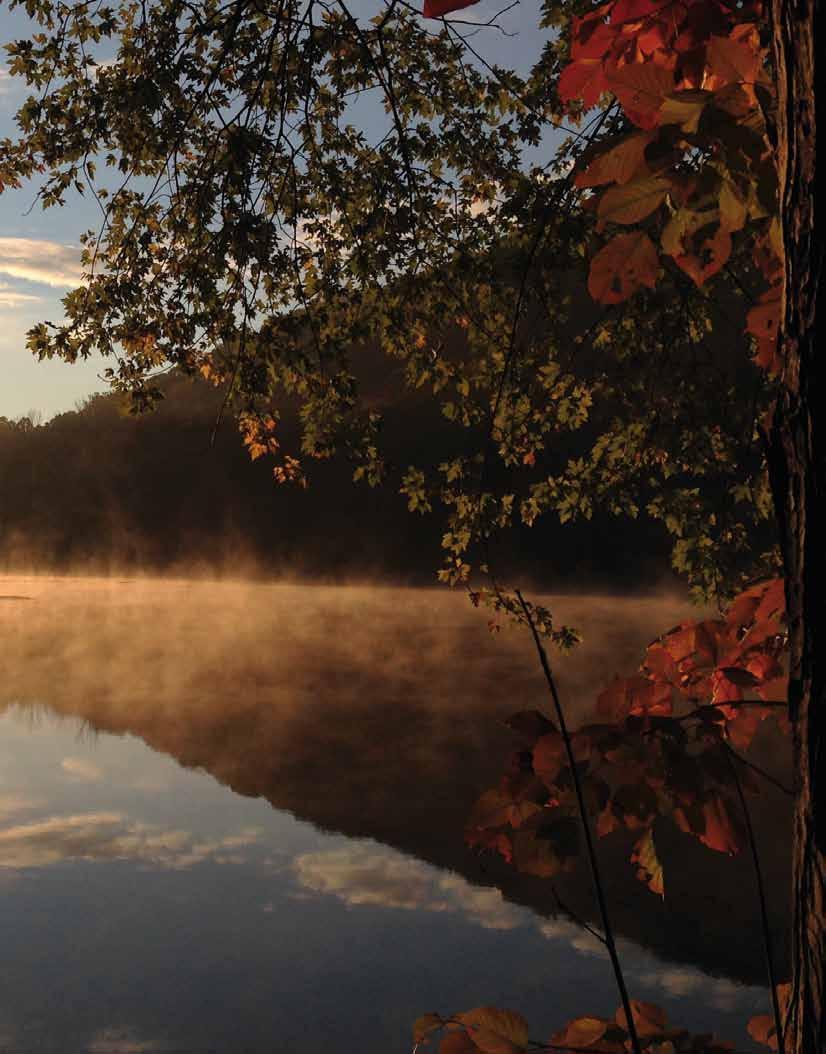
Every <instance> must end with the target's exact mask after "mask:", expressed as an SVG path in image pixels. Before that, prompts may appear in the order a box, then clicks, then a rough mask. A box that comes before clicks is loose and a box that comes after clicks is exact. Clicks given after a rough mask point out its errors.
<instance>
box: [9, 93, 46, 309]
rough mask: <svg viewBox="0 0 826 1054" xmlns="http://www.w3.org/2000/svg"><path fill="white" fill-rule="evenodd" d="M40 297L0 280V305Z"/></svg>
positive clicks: (20, 302)
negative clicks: (16, 288) (19, 290)
mask: <svg viewBox="0 0 826 1054" xmlns="http://www.w3.org/2000/svg"><path fill="white" fill-rule="evenodd" d="M1 83H2V82H0V84H1ZM42 299H43V298H42V297H39V296H32V295H31V294H30V293H18V292H17V290H15V289H13V288H12V287H11V286H10V285H9V284H8V282H0V307H19V306H20V305H21V304H26V303H39V302H40V301H41V300H42Z"/></svg>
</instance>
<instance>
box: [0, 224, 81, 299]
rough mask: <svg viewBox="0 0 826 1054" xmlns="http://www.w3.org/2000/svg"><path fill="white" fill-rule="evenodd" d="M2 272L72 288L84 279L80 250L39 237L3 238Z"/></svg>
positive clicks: (0, 259) (1, 239) (0, 247)
mask: <svg viewBox="0 0 826 1054" xmlns="http://www.w3.org/2000/svg"><path fill="white" fill-rule="evenodd" d="M0 274H5V275H8V276H9V277H10V278H21V279H23V280H24V281H27V282H40V283H41V284H43V285H49V286H54V287H56V288H61V289H66V288H73V287H75V286H78V285H80V284H81V279H82V273H81V267H80V250H79V249H78V248H77V247H76V246H71V245H61V244H60V243H59V242H50V241H45V240H43V239H39V238H0ZM11 295H13V294H11Z"/></svg>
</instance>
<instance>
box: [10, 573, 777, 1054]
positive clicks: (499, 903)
mask: <svg viewBox="0 0 826 1054" xmlns="http://www.w3.org/2000/svg"><path fill="white" fill-rule="evenodd" d="M0 593H4V594H7V595H8V594H16V595H29V596H31V597H32V602H31V603H27V604H26V605H22V606H18V608H17V609H16V610H15V607H14V605H13V604H12V603H9V604H8V605H4V606H3V607H2V609H1V610H0V618H2V619H3V625H2V631H3V640H4V642H5V643H4V652H5V657H6V660H7V662H6V671H5V674H6V675H5V681H4V696H5V700H6V702H5V703H4V704H3V709H4V711H5V714H4V716H3V717H2V718H0V728H1V729H2V731H1V732H0V743H1V744H2V747H0V757H2V763H1V764H0V886H2V887H3V893H4V896H3V901H2V903H3V907H2V909H0V914H2V926H3V933H4V940H5V941H6V942H7V945H8V947H9V948H10V949H12V952H13V953H11V954H8V955H7V956H6V957H5V962H4V965H3V968H2V969H3V977H2V978H0V983H2V984H3V989H2V990H3V992H4V993H5V995H4V999H5V1006H4V1007H3V1008H2V1009H0V1046H2V1044H3V1043H5V1044H6V1045H9V1046H14V1045H17V1046H20V1047H27V1046H28V1047H30V1048H36V1049H38V1050H40V1049H42V1050H51V1049H54V1050H61V1051H65V1050H69V1049H78V1050H84V1051H97V1052H104V1051H112V1052H115V1051H128V1050H129V1051H148V1050H150V1049H161V1050H162V1049H170V1047H187V1048H189V1049H203V1050H206V1049H213V1050H216V1051H217V1050H220V1051H224V1050H226V1051H227V1052H229V1051H233V1052H235V1051H241V1050H249V1051H252V1052H256V1054H257V1052H258V1051H259V1050H260V1051H264V1050H272V1049H289V1048H290V1046H295V1047H296V1048H298V1047H300V1049H301V1050H302V1051H308V1052H312V1051H316V1050H317V1051H321V1050H325V1051H328V1050H329V1049H331V1046H332V1045H333V1044H335V1049H336V1050H338V1051H344V1052H349V1051H353V1052H355V1051H359V1052H361V1051H365V1052H372V1051H376V1052H377V1054H378V1052H379V1051H381V1052H382V1054H388V1052H389V1054H395V1052H397V1051H398V1052H401V1051H403V1050H407V1049H409V1045H408V1042H407V1033H406V1029H407V1027H408V1023H409V1022H410V1021H411V1020H412V1019H413V1018H414V1017H416V1016H417V1015H418V1013H420V1012H421V1011H423V1010H427V1009H435V1008H440V1009H444V1010H448V1009H456V1008H461V1007H466V1006H469V1005H474V1004H479V1003H485V1002H492V1003H499V1004H502V1005H510V1006H513V1007H514V1008H518V1009H520V1010H522V1011H523V1012H524V1013H526V1014H527V1015H528V1016H529V1018H530V1020H531V1021H532V1023H534V1025H535V1028H536V1029H537V1030H538V1034H539V1035H540V1036H545V1035H546V1034H547V1033H548V1032H549V1031H550V1030H551V1029H552V1028H554V1027H556V1026H558V1025H559V1023H560V1020H561V1019H562V1018H563V1017H567V1016H574V1015H576V1014H578V1013H585V1012H610V1011H611V1010H612V1009H613V1006H614V1003H615V996H614V993H613V990H612V986H611V982H610V977H609V974H608V972H607V970H606V969H605V967H604V964H603V963H602V962H600V960H599V952H600V951H601V949H600V947H599V945H597V944H596V943H595V942H594V941H593V940H592V939H591V938H590V937H589V936H588V935H587V933H585V932H584V931H582V930H581V929H580V928H579V927H577V926H575V925H574V924H573V923H572V922H570V921H568V920H567V919H566V918H560V917H554V915H553V910H552V909H553V903H552V902H551V901H550V900H549V896H548V890H547V885H546V884H545V883H543V882H542V881H541V880H526V879H524V878H520V877H519V876H515V875H513V873H511V872H509V871H507V870H506V869H505V868H504V867H499V866H497V865H495V864H488V865H485V867H486V870H484V871H483V870H482V865H481V864H480V861H479V860H477V859H476V858H475V857H473V856H471V855H470V854H468V853H467V852H466V851H465V850H464V849H463V847H462V844H461V834H460V832H461V827H462V823H463V821H464V818H465V816H466V814H467V809H468V806H469V805H470V803H471V801H472V800H473V797H474V795H475V794H476V793H477V792H478V790H479V788H480V787H483V786H484V785H485V784H486V782H487V781H489V780H490V779H491V778H493V777H495V775H496V774H497V773H498V771H499V768H500V765H501V760H502V756H503V753H504V752H505V751H506V750H507V743H506V741H504V740H503V739H502V732H501V728H500V727H499V726H498V724H497V721H498V719H499V718H500V717H501V716H502V715H503V714H506V713H507V712H509V711H510V710H511V709H513V708H514V706H516V707H519V706H523V705H536V704H537V702H539V701H540V700H541V692H542V686H541V683H540V682H539V681H538V680H537V678H536V676H535V674H534V668H533V664H532V661H531V656H530V652H529V649H527V647H526V642H525V641H524V640H523V639H522V638H521V637H519V636H517V635H510V634H502V635H500V636H499V637H497V638H494V639H491V638H490V637H489V635H488V633H487V631H486V630H485V627H484V621H483V620H482V621H481V623H480V620H479V618H478V616H475V615H474V613H473V612H472V611H470V610H469V609H468V608H466V607H465V606H464V604H463V603H462V601H461V598H457V597H451V596H450V595H448V594H444V593H433V594H428V593H426V592H414V591H405V592H399V591H390V590H368V589H352V590H325V589H311V590H308V589H303V588H298V587H265V586H258V587H252V586H245V587H241V586H231V585H226V584H224V585H216V584H208V583H200V584H187V583H163V584H161V583H152V582H144V583H136V584H124V583H116V582H105V581H98V582H74V583H67V582H65V581H63V582H61V581H55V580H42V579H41V580H37V579H32V580H29V581H25V582H23V581H20V580H17V581H15V582H13V583H9V582H6V583H0ZM566 607H567V610H566V612H565V615H566V617H567V618H573V619H574V620H576V619H577V618H578V619H579V621H580V622H581V623H583V624H584V626H585V629H586V630H590V634H589V636H590V637H591V643H590V644H589V645H588V650H585V651H584V652H583V653H581V654H580V655H579V656H577V657H576V658H574V659H572V660H570V661H569V662H568V663H566V664H564V665H562V666H561V677H562V681H563V685H564V689H565V692H566V696H567V698H568V699H569V700H571V701H572V702H573V704H574V706H576V705H577V704H578V705H579V706H580V707H582V706H584V704H585V701H586V700H588V699H589V698H590V697H592V695H593V691H594V689H595V688H596V687H597V685H598V683H599V682H600V681H601V680H603V679H604V677H605V674H606V672H607V674H609V675H610V673H612V672H614V669H627V667H628V665H629V658H628V656H630V657H631V660H630V661H631V663H633V657H634V656H636V654H637V652H638V650H639V648H640V647H641V645H642V644H643V643H644V642H645V641H646V640H647V639H648V637H649V636H650V635H651V632H652V630H655V629H659V628H662V627H663V626H665V625H668V624H670V623H671V622H673V621H675V619H676V618H677V617H679V616H680V615H681V614H682V611H681V610H680V605H679V604H678V603H676V602H675V601H673V600H667V599H666V600H656V601H653V600H649V601H645V602H642V601H632V602H629V601H625V602H621V601H618V600H615V599H610V598H589V599H580V600H578V601H568V602H567V604H566ZM24 609H25V610H24ZM9 660H11V661H9ZM61 715H62V716H61ZM147 745H148V746H149V747H151V748H152V749H148V748H147ZM222 784H223V786H222ZM227 786H228V787H230V788H232V789H233V790H234V791H236V792H237V794H228V793H227V791H226V787H227ZM238 795H242V796H243V797H241V796H238ZM273 806H274V808H273ZM783 808H784V805H783V803H778V802H777V801H775V800H774V799H772V798H771V797H770V796H767V797H766V798H765V800H764V801H763V802H762V803H761V814H760V817H759V819H760V823H761V826H762V827H763V828H764V829H766V828H772V829H773V832H774V833H773V839H774V841H773V845H774V846H775V849H776V850H782V845H780V844H779V842H778V837H782V836H779V835H778V832H780V831H781V830H782V822H781V821H782V809H783ZM302 821H310V822H309V823H308V822H302ZM324 832H327V833H324ZM345 836H346V837H345ZM604 849H605V850H606V857H607V859H608V860H609V866H610V861H611V859H612V857H613V858H615V859H616V863H617V864H618V865H619V864H620V863H621V865H622V866H616V867H614V866H610V874H611V879H612V881H611V885H612V888H611V896H612V900H613V902H614V903H615V905H616V908H617V914H618V918H619V920H620V927H621V930H622V932H623V933H624V934H625V941H624V954H625V956H626V958H627V959H628V962H629V965H630V970H631V974H632V979H633V982H634V984H635V986H636V990H637V991H639V992H640V993H641V994H642V996H643V997H644V998H654V999H657V1000H659V1001H663V1002H666V1003H669V1004H670V1005H673V1006H674V1007H675V1008H676V1007H677V1006H679V1008H680V1009H679V1017H680V1019H681V1021H682V1022H683V1023H685V1024H686V1025H689V1026H694V1027H696V1028H697V1029H699V1028H702V1027H706V1028H708V1027H712V1026H715V1027H718V1028H720V1029H722V1030H723V1031H726V1032H727V1033H728V1034H729V1036H730V1037H731V1038H732V1039H737V1040H738V1041H741V1040H742V1038H743V1031H742V1022H743V1020H744V1018H745V1017H746V1016H747V1015H748V1013H749V1012H751V1011H752V1009H753V1008H754V1007H758V1008H759V1006H760V994H759V992H757V991H756V990H755V989H749V988H743V987H740V986H739V985H737V984H736V983H735V982H734V981H733V980H721V979H720V978H712V977H709V976H708V974H707V973H705V972H703V970H701V969H699V968H698V966H697V965H695V964H699V965H701V966H705V967H706V968H707V969H711V970H715V971H720V970H722V971H724V972H726V971H727V972H728V973H729V974H730V976H731V977H732V978H741V979H747V980H753V981H757V980H759V966H758V965H757V962H756V960H757V951H756V948H755V947H749V946H748V945H747V944H745V945H741V946H740V947H738V946H736V945H734V942H732V941H731V940H730V934H731V926H732V924H734V925H737V921H736V920H737V917H738V912H739V914H740V917H741V918H742V919H743V920H744V922H743V925H744V927H745V932H748V931H749V930H750V929H752V928H753V926H752V920H753V917H754V908H753V904H751V903H749V899H748V896H746V895H744V892H743V891H744V889H747V888H748V884H749V874H748V868H747V866H744V862H743V861H740V860H735V861H729V860H726V859H722V858H718V859H714V858H712V857H711V854H708V853H703V852H702V851H701V852H699V853H697V852H696V851H695V847H694V846H692V845H691V844H690V843H689V842H688V841H687V840H684V839H683V840H681V841H678V839H677V837H676V836H675V838H674V845H673V846H668V849H670V850H671V852H670V853H668V855H669V856H671V857H672V859H676V854H677V853H678V852H679V853H680V854H681V856H680V857H679V860H680V865H679V868H677V867H674V868H673V872H674V873H673V878H672V886H673V887H674V888H675V893H674V896H673V900H672V901H670V902H669V903H667V904H665V905H663V904H661V903H660V902H659V901H658V900H656V898H651V896H650V894H648V893H647V891H645V890H643V889H641V888H640V887H638V885H637V884H636V883H635V882H634V881H633V878H632V877H631V873H630V869H629V868H628V867H627V864H626V860H627V847H626V846H624V845H623V844H622V843H621V842H617V843H616V844H614V845H610V846H609V845H608V844H606V845H605V846H604ZM783 866H784V864H783V855H782V851H776V852H775V853H774V854H773V855H772V857H771V859H770V860H768V861H767V868H768V870H769V872H770V876H774V878H775V879H776V883H775V885H776V888H777V889H778V898H777V899H778V904H777V905H776V906H775V909H774V910H775V914H776V916H777V917H778V919H779V917H780V914H781V912H782V908H783V907H784V903H783V901H784V900H785V898H784V897H783V896H781V895H780V891H781V890H783V889H785V885H783V882H784V879H783V874H782V872H783ZM710 891H713V896H710ZM560 892H561V894H562V895H563V899H565V900H566V902H567V903H569V904H570V905H571V906H572V907H575V908H576V909H577V911H579V912H581V913H583V914H587V913H588V912H589V910H590V903H589V896H588V889H587V883H586V882H585V881H584V876H582V875H574V876H572V878H571V879H569V880H568V881H567V883H566V885H565V888H562V887H560ZM732 919H734V920H735V921H734V923H732ZM701 920H702V927H701V926H700V921H701ZM641 944H645V945H647V946H649V947H650V948H652V949H656V950H657V951H659V952H660V953H661V955H666V956H667V957H668V959H669V960H670V961H669V962H663V961H662V959H661V958H658V957H656V956H655V955H654V954H652V953H651V952H650V951H645V950H643V948H642V947H641ZM44 993H46V998H45V999H44Z"/></svg>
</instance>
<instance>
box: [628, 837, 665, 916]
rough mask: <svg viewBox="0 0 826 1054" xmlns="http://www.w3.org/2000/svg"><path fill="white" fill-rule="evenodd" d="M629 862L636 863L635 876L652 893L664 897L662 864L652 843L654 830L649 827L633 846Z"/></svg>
mask: <svg viewBox="0 0 826 1054" xmlns="http://www.w3.org/2000/svg"><path fill="white" fill-rule="evenodd" d="M631 863H632V864H637V865H638V871H637V878H638V879H639V880H640V881H641V882H645V884H646V885H647V886H648V888H649V889H650V890H651V892H652V893H657V894H658V895H659V896H661V897H663V899H664V898H665V883H664V879H663V865H662V864H661V863H660V860H659V857H658V856H657V849H656V847H655V845H654V832H653V831H652V829H651V828H650V827H649V828H648V830H647V831H646V832H645V834H644V835H643V836H642V838H640V840H639V841H638V842H637V844H636V845H635V846H634V850H633V852H632V853H631Z"/></svg>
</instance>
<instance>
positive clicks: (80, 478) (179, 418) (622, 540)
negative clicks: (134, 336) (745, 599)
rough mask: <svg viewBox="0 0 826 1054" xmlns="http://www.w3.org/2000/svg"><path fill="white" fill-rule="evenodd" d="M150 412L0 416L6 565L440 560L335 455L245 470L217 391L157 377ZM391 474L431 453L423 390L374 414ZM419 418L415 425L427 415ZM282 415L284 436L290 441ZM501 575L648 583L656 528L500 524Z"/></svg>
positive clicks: (273, 566)
mask: <svg viewBox="0 0 826 1054" xmlns="http://www.w3.org/2000/svg"><path fill="white" fill-rule="evenodd" d="M163 388H164V392H165V396H166V397H165V398H164V399H163V400H162V402H161V404H160V406H159V408H158V409H157V410H156V411H155V412H153V413H148V414H144V415H140V416H137V417H135V416H130V415H128V414H126V413H125V412H124V410H123V407H122V403H121V400H120V399H119V397H117V396H115V395H96V396H93V397H91V398H90V399H89V400H87V402H86V403H85V405H84V406H82V407H81V408H80V409H78V410H77V411H73V412H70V413H64V414H60V415H59V416H57V417H55V418H53V419H52V420H50V421H48V422H47V423H45V424H36V423H33V422H32V421H30V420H29V419H28V418H23V419H22V420H20V421H8V420H6V419H5V418H0V493H1V494H2V496H3V498H2V505H1V506H0V552H2V565H3V566H4V567H5V569H7V570H24V569H36V570H42V571H58V572H60V571H68V570H83V571H90V572H106V571H109V570H115V569H117V570H126V571H145V572H163V571H170V570H174V569H176V568H177V569H181V570H187V571H191V570H193V569H194V570H199V571H202V572H203V573H206V574H213V573H222V574H231V575H239V574H240V575H244V574H256V573H264V574H275V575H278V574H289V575H302V576H308V577H313V578H332V577H333V576H335V577H336V578H337V579H339V580H341V578H342V577H347V576H351V577H373V576H381V577H389V578H391V579H393V580H395V581H399V582H411V583H426V582H432V581H434V578H435V570H436V569H437V568H438V567H439V566H440V563H441V552H440V545H439V543H440V538H441V535H442V532H443V530H444V525H443V520H442V519H441V517H440V515H439V514H438V513H433V514H431V515H427V516H418V515H413V514H411V513H409V512H408V510H407V507H406V502H405V499H404V498H403V497H402V496H400V495H399V494H398V492H397V490H398V487H397V485H395V486H394V485H393V484H392V483H391V484H389V485H387V486H380V487H377V488H371V487H369V486H367V485H366V484H359V485H354V484H353V482H352V467H351V466H350V465H348V463H347V461H346V459H345V458H343V457H342V458H336V459H333V460H331V461H329V462H327V461H324V462H312V463H311V464H310V466H309V469H310V472H309V476H310V486H309V487H308V488H307V489H302V488H300V487H298V486H295V485H278V484H276V483H275V482H274V481H273V478H272V464H271V463H268V460H267V458H261V459H260V460H257V461H255V462H253V461H251V460H250V458H249V456H248V454H247V451H246V450H245V449H244V447H243V445H242V443H241V440H240V437H239V435H238V432H237V431H236V428H235V425H234V422H233V421H232V419H231V418H229V417H227V419H225V420H224V421H223V422H222V423H221V424H220V426H219V427H218V428H217V429H216V428H215V424H216V420H217V418H218V414H219V409H220V402H221V397H220V393H218V392H216V391H215V390H214V389H213V388H211V387H210V386H209V385H207V384H206V383H204V382H202V381H194V380H191V379H189V378H184V377H181V376H171V377H169V378H167V379H166V381H165V382H164V384H163ZM386 416H387V422H386V425H385V434H384V441H385V445H386V449H387V451H388V453H389V456H390V459H391V461H392V462H393V463H394V464H395V466H396V467H397V468H401V469H402V470H403V469H404V468H406V466H407V465H409V464H411V463H430V464H433V463H434V462H435V461H437V460H441V459H443V458H444V456H445V441H446V435H447V430H446V425H445V423H444V422H442V423H441V424H440V420H439V417H438V416H436V417H435V419H433V420H431V418H433V417H434V409H433V407H432V405H430V406H429V405H428V403H427V400H426V399H425V398H424V397H418V396H416V395H411V396H409V397H408V398H407V399H406V400H404V401H403V402H401V403H399V404H396V405H394V406H393V407H392V409H391V410H390V411H389V412H388V413H387V415H386ZM425 418H427V420H425ZM294 432H295V429H294V427H293V426H291V424H290V421H289V416H288V415H287V416H285V420H284V422H283V431H282V436H283V438H284V441H285V444H287V445H289V440H290V437H291V434H294ZM498 549H499V554H498V556H497V555H496V554H494V557H495V559H496V560H497V563H498V567H499V569H500V570H501V571H502V573H513V572H517V573H518V572H519V571H520V570H522V569H527V568H530V572H531V577H532V579H533V580H537V578H539V579H540V580H541V583H542V584H548V585H551V586H554V585H556V586H559V587H562V588H566V589H572V588H582V587H588V586H602V587H606V586H607V587H616V588H623V589H627V588H630V587H635V586H651V585H655V584H657V583H658V582H660V581H661V580H662V579H663V578H665V577H667V576H668V575H669V570H668V551H669V543H668V539H667V538H666V536H665V532H664V530H663V529H662V527H661V525H658V524H653V523H650V522H646V521H644V520H641V521H637V522H632V521H625V520H619V519H615V518H613V517H605V518H604V519H599V518H595V519H594V521H592V522H591V523H585V522H578V523H577V524H576V525H575V526H574V527H562V526H560V525H559V524H556V523H551V522H546V523H545V524H539V525H537V526H535V527H534V528H533V529H531V530H528V529H520V530H514V531H511V532H510V533H509V534H506V535H505V536H503V538H502V539H501V540H500V542H499V543H498Z"/></svg>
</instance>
